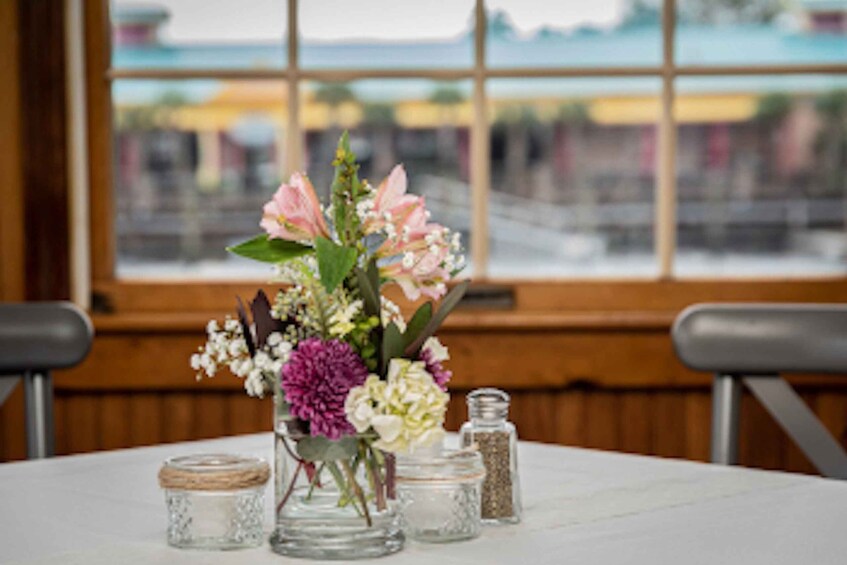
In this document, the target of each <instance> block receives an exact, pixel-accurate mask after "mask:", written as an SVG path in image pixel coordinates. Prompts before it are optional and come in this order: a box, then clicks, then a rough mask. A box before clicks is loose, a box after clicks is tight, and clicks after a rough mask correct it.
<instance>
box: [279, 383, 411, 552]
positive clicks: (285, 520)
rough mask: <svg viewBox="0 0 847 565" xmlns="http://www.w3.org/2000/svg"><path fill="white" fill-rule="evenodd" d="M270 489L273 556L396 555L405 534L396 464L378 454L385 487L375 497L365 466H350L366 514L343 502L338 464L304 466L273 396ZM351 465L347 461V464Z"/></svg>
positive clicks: (288, 423) (295, 435) (299, 434)
mask: <svg viewBox="0 0 847 565" xmlns="http://www.w3.org/2000/svg"><path fill="white" fill-rule="evenodd" d="M275 406H276V414H275V418H274V420H275V423H274V426H275V429H274V436H275V440H274V441H275V445H274V457H275V458H274V491H275V504H274V509H275V514H276V525H275V529H274V533H273V534H272V535H271V539H270V543H271V548H272V549H273V551H275V552H276V553H279V554H282V555H287V556H292V557H302V558H308V559H334V560H342V561H350V560H353V559H364V558H371V557H379V556H382V555H387V554H389V553H394V552H396V551H400V550H401V549H402V548H403V543H404V541H405V536H404V535H403V531H402V530H401V528H400V517H399V514H398V512H397V501H396V497H395V488H394V476H393V475H394V464H393V460H392V458H391V457H390V456H388V455H387V454H381V456H382V457H383V458H384V465H383V466H381V467H380V468H379V471H378V472H379V473H380V482H381V483H382V484H383V488H382V489H380V494H379V496H377V495H376V494H375V490H374V488H373V483H372V482H371V478H372V477H369V476H368V474H367V473H366V472H365V469H364V467H365V466H364V465H358V466H356V465H354V464H351V465H350V467H351V469H352V468H353V467H355V468H356V469H357V470H356V471H353V474H354V475H355V476H356V482H357V484H358V485H359V487H360V488H361V489H362V496H363V498H364V499H365V500H367V503H366V504H367V509H368V513H367V516H364V515H363V513H362V511H361V509H360V508H358V507H357V506H356V504H354V503H350V502H349V500H348V501H347V503H344V502H343V501H344V494H343V493H342V492H341V490H340V489H339V487H338V479H337V478H336V477H335V476H334V475H333V470H334V471H335V472H336V473H339V472H340V471H339V467H342V466H343V465H344V462H342V461H340V460H339V461H331V462H320V461H315V462H308V461H304V460H303V459H302V458H300V457H299V455H298V451H297V442H298V440H300V439H301V438H302V437H303V435H302V432H300V431H299V430H297V428H296V425H294V422H293V420H292V418H291V417H290V416H289V415H288V413H287V411H286V410H285V409H284V403H283V402H281V401H280V398H279V393H277V395H276V398H275ZM348 463H349V462H348Z"/></svg>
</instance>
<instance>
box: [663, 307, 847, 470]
mask: <svg viewBox="0 0 847 565" xmlns="http://www.w3.org/2000/svg"><path fill="white" fill-rule="evenodd" d="M671 336H672V339H673V343H674V348H675V349H676V353H677V355H678V357H679V358H680V360H681V361H682V362H683V363H684V364H685V365H686V366H688V367H689V368H691V369H694V370H697V371H708V372H712V373H714V374H715V379H714V383H713V387H712V438H711V439H712V442H711V451H712V453H711V457H712V461H713V462H716V463H724V464H734V463H736V462H737V460H738V419H739V414H740V398H741V387H742V386H746V387H747V388H749V389H750V390H751V392H752V393H753V395H754V396H755V397H756V398H757V399H758V400H759V401H760V402H761V403H762V404H763V405H764V407H765V408H766V409H767V410H768V412H770V414H771V415H772V416H773V417H774V419H776V421H777V422H778V423H779V424H780V425H781V426H782V427H783V428H784V429H785V431H786V432H787V433H788V435H789V436H790V437H791V438H792V439H793V440H794V441H795V442H796V443H797V444H798V446H799V447H800V449H801V450H802V451H803V452H804V453H805V454H806V455H807V456H808V457H809V459H810V460H811V461H812V463H813V464H814V465H815V466H816V467H817V468H818V470H819V471H821V473H823V474H824V475H826V476H829V477H834V478H841V479H847V454H845V452H844V450H843V448H842V447H841V446H840V445H839V444H838V442H836V441H835V440H834V439H833V438H832V436H831V435H830V434H829V432H828V431H827V430H826V428H824V426H823V425H822V424H821V423H820V421H819V420H818V419H817V418H816V417H815V415H814V413H813V412H812V411H811V410H810V409H809V408H808V406H806V404H805V403H804V402H803V401H802V399H800V397H799V396H798V395H797V394H796V392H794V390H793V389H792V388H791V387H790V385H788V383H787V382H786V381H785V380H783V379H782V378H781V377H780V376H779V375H780V374H781V373H831V374H847V306H843V305H837V304H698V305H695V306H691V307H689V308H687V309H685V310H684V311H683V312H682V313H680V315H679V316H678V317H677V319H676V320H675V322H674V325H673V328H672V330H671Z"/></svg>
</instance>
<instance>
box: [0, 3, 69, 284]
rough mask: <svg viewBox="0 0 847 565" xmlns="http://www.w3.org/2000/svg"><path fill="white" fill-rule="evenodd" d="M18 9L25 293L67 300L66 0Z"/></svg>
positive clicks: (24, 5) (21, 6) (29, 5)
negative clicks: (64, 0) (23, 188)
mask: <svg viewBox="0 0 847 565" xmlns="http://www.w3.org/2000/svg"><path fill="white" fill-rule="evenodd" d="M19 9H20V12H19V14H18V16H19V17H18V25H19V33H20V68H21V69H22V70H23V72H21V74H20V76H21V83H20V87H21V90H20V92H21V97H20V106H21V150H22V152H23V182H24V187H25V190H24V218H25V220H24V221H25V231H26V254H25V264H26V277H27V284H26V290H27V292H26V298H27V299H28V300H55V299H67V298H69V297H70V248H69V245H68V233H69V231H68V230H69V221H68V206H69V203H68V153H67V150H66V148H67V139H66V130H67V127H66V126H67V119H66V117H67V108H66V97H65V83H66V80H65V79H66V77H65V66H66V65H65V39H64V38H65V10H64V2H63V0H44V1H42V2H21V3H20V5H19ZM45 38H49V41H48V40H45ZM5 103H6V102H5V101H4V104H5Z"/></svg>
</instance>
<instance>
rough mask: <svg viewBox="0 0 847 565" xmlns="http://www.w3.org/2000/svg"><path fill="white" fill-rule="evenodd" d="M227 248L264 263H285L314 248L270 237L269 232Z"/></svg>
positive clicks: (231, 251)
mask: <svg viewBox="0 0 847 565" xmlns="http://www.w3.org/2000/svg"><path fill="white" fill-rule="evenodd" d="M226 250H227V251H229V252H230V253H234V254H236V255H241V256H242V257H247V258H248V259H254V260H256V261H262V262H264V263H283V262H285V261H289V260H291V259H294V258H296V257H300V256H301V255H305V254H306V253H310V252H311V251H312V248H311V247H309V246H307V245H302V244H300V243H295V242H293V241H288V240H285V239H270V238H268V236H267V234H261V235H257V236H256V237H254V238H253V239H248V240H247V241H244V242H242V243H239V244H238V245H233V246H232V247H227V248H226Z"/></svg>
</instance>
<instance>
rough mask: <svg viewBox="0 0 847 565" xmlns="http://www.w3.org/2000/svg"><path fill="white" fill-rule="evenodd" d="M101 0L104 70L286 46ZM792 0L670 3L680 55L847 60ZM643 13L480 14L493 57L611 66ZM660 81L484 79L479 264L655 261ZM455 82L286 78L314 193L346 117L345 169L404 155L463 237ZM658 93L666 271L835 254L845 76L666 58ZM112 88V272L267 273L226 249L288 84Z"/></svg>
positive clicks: (647, 19) (332, 48) (119, 84)
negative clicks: (665, 154)
mask: <svg viewBox="0 0 847 565" xmlns="http://www.w3.org/2000/svg"><path fill="white" fill-rule="evenodd" d="M113 9H114V14H113V22H114V45H113V48H114V53H113V66H114V67H116V68H157V69H161V68H181V67H200V68H202V67H209V66H214V67H221V66H235V67H239V66H244V67H253V66H284V64H285V63H284V61H285V54H284V51H283V50H282V49H281V48H280V47H279V46H269V45H263V44H257V45H254V46H251V45H230V44H226V43H222V44H220V45H213V44H203V45H199V44H191V45H179V44H170V43H165V42H163V41H162V40H161V36H160V33H159V30H160V29H161V27H162V26H163V25H166V23H167V19H168V12H167V10H166V9H164V8H157V7H155V6H151V5H145V6H135V7H134V6H127V5H120V4H119V5H117V6H116V7H115V8H113ZM786 13H787V12H786ZM791 14H792V16H791V19H790V21H789V20H788V19H786V18H784V16H785V13H772V14H764V15H761V14H760V15H757V16H755V17H754V18H753V21H742V22H737V23H733V22H730V23H725V22H723V23H721V25H716V24H715V22H714V21H708V18H706V16H702V15H700V16H697V15H696V14H695V15H692V16H691V18H690V20H688V21H687V20H685V19H681V20H680V22H679V24H678V27H677V32H676V33H677V38H676V43H677V50H678V52H679V58H680V60H683V61H686V60H687V61H689V62H693V63H694V64H697V62H698V57H702V58H703V60H705V61H707V62H708V64H724V65H748V64H751V61H753V62H755V63H763V64H792V63H793V62H803V63H810V62H811V63H827V62H839V63H842V62H845V60H847V2H845V1H834V0H806V1H803V2H797V3H796V4H795V5H793V8H792V11H791ZM697 17H701V18H705V19H703V21H700V20H698V19H697ZM658 18H659V15H658V12H657V11H656V10H655V8H651V5H650V4H648V3H643V2H640V1H638V0H636V2H635V3H634V4H633V5H632V7H631V8H630V10H629V12H628V16H627V17H626V18H624V19H623V20H622V21H621V22H620V23H619V24H618V25H616V26H615V27H614V28H612V29H608V30H596V29H591V28H585V29H582V28H580V29H576V30H570V31H567V32H564V31H559V30H556V29H552V28H543V29H541V30H539V31H538V32H537V33H535V34H534V35H533V36H531V37H521V36H518V35H517V34H516V33H515V32H514V30H513V29H512V28H511V26H510V21H509V16H508V14H507V13H504V12H498V13H494V14H492V15H491V20H490V25H489V34H490V35H489V38H488V41H489V53H490V59H491V60H497V61H499V63H498V64H502V65H504V66H511V67H519V66H525V67H543V66H556V65H558V66H573V65H582V64H584V65H587V66H592V67H603V66H621V65H622V64H626V62H627V61H628V60H638V58H639V57H643V58H646V59H649V58H650V57H651V56H652V55H651V54H652V53H653V51H655V50H656V48H657V46H658V45H660V42H661V29H660V27H659V23H658V22H659V19H658ZM755 18H759V19H758V20H756V19H755ZM472 43H473V37H472V33H471V32H468V33H467V34H465V35H463V36H459V37H455V38H454V39H453V40H451V41H442V42H438V43H437V44H428V43H425V42H415V43H412V42H404V43H398V44H389V45H379V44H372V45H368V44H363V43H361V42H358V43H351V44H344V43H338V42H325V43H319V42H313V43H310V42H307V41H306V42H303V43H302V45H301V47H300V50H301V59H302V60H303V61H304V62H305V61H309V64H310V65H312V66H314V67H315V68H320V67H322V66H331V67H333V68H339V67H341V68H343V67H344V66H345V60H346V59H347V58H353V59H355V58H356V55H355V54H356V52H358V51H367V52H368V53H370V54H371V55H369V56H370V57H371V59H370V63H369V64H370V65H371V66H376V67H379V66H380V60H379V59H378V57H379V54H380V53H385V54H386V61H385V64H384V66H385V67H396V61H397V60H401V61H418V60H425V59H426V57H427V56H428V55H427V54H428V53H431V52H432V50H434V49H436V50H437V51H438V53H439V57H440V58H444V60H450V57H451V55H450V54H451V53H452V52H455V54H456V58H457V59H461V57H462V55H461V54H462V53H465V52H467V50H468V49H469V48H470V45H472ZM639 50H641V54H639ZM374 57H377V58H374ZM660 88H661V84H660V80H659V79H658V78H654V77H614V78H604V77H582V78H561V79H559V78H556V79H547V78H526V79H524V78H521V79H512V78H497V79H489V80H488V83H487V92H488V99H489V103H490V108H489V113H490V116H491V127H490V131H491V133H490V135H491V139H490V149H491V169H490V171H491V191H490V198H489V215H490V216H489V231H490V245H491V265H490V269H489V272H490V274H491V275H492V276H505V277H546V276H574V277H579V276H596V275H609V276H649V275H650V274H652V273H654V272H655V258H654V255H653V229H654V228H653V214H654V190H655V188H654V187H655V183H656V152H657V129H656V124H657V120H658V118H659V113H660ZM471 91H472V85H471V83H470V81H456V82H437V81H432V80H428V79H362V80H354V81H350V82H347V83H326V84H321V83H314V82H304V83H302V85H301V115H300V116H299V118H300V124H301V128H302V130H303V135H304V137H303V143H302V147H303V148H304V156H303V157H304V159H303V162H304V164H305V168H306V170H307V171H308V172H309V174H310V177H311V179H312V181H313V183H314V184H315V186H316V187H317V188H318V190H319V193H323V194H325V193H326V190H327V189H328V186H329V182H330V180H331V174H332V171H331V167H330V165H329V163H330V161H331V160H332V154H333V149H334V144H335V142H336V140H337V138H338V136H339V134H340V133H341V131H342V130H344V129H348V130H350V132H351V143H352V146H353V149H354V151H355V152H356V153H357V154H358V155H359V157H360V159H361V161H362V170H361V171H360V173H361V176H363V177H365V178H368V179H370V181H371V182H372V183H373V184H376V183H378V182H379V181H380V180H381V179H382V178H383V177H384V176H385V175H386V174H387V172H388V171H389V169H390V167H391V166H392V165H393V164H394V163H397V162H400V163H403V164H404V165H405V166H406V167H407V169H408V171H409V176H410V189H411V190H412V191H413V192H416V193H419V194H422V195H424V196H425V197H426V199H427V203H428V205H429V206H430V208H431V209H432V211H433V215H434V217H435V219H436V220H437V221H440V222H441V223H444V224H446V225H448V226H450V227H452V228H454V229H457V230H460V231H461V232H463V234H464V235H465V236H468V235H471V234H469V232H470V206H471V198H470V184H469V177H470V124H471V121H472V115H473V109H472V106H471V97H472V94H471ZM676 92H677V95H676V105H675V116H676V120H677V123H678V131H677V137H678V140H677V187H678V188H677V193H678V200H679V205H678V212H677V215H678V247H679V251H678V253H677V259H676V260H677V265H678V269H677V270H678V271H681V272H684V273H687V274H692V275H698V274H702V275H705V276H711V275H715V274H718V275H720V274H725V275H759V274H775V275H790V274H794V273H796V274H801V275H808V274H826V273H843V272H845V271H847V233H845V226H846V225H847V75H784V74H777V75H751V76H725V77H717V76H699V77H680V78H677V79H676ZM113 103H114V148H115V156H114V158H115V168H114V174H115V184H116V214H117V218H116V223H115V225H116V230H117V234H116V237H117V249H118V275H119V276H131V277H144V276H186V275H189V276H209V277H232V276H233V275H235V276H244V277H250V276H256V275H259V276H262V275H264V274H265V273H264V271H261V270H257V268H258V269H261V266H258V267H256V266H252V265H249V264H247V263H244V264H243V265H242V264H241V263H236V262H237V261H238V259H235V258H230V257H227V255H226V254H225V252H224V248H225V246H226V245H229V244H231V243H233V242H235V241H238V240H240V239H243V238H245V237H247V236H249V235H252V234H254V233H256V232H257V231H258V220H259V213H260V209H261V206H262V204H263V203H264V202H265V201H266V200H267V199H268V198H269V196H270V194H272V193H273V191H274V190H275V189H276V187H277V186H278V185H279V183H280V182H282V180H283V178H282V169H283V166H284V155H285V139H286V135H285V130H286V127H287V108H288V105H287V90H286V86H285V84H284V83H283V82H281V81H250V80H207V79H203V80H199V79H195V80H185V81H165V80H161V81H154V80H135V79H126V80H117V81H115V83H114V86H113ZM233 264H238V265H242V267H241V268H239V269H232V265H233Z"/></svg>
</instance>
